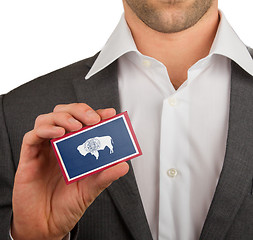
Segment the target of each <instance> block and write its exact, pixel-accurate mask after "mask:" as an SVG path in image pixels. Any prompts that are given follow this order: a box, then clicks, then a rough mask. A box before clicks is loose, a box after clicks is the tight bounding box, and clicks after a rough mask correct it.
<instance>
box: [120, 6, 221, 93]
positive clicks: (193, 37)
mask: <svg viewBox="0 0 253 240" xmlns="http://www.w3.org/2000/svg"><path fill="white" fill-rule="evenodd" d="M124 8H125V18H126V21H127V23H128V25H129V27H130V30H131V32H132V35H133V38H134V41H135V43H136V46H137V49H138V50H139V51H140V52H141V53H142V54H144V55H147V56H150V57H153V58H155V59H157V60H158V61H160V62H162V63H163V64H164V65H165V66H166V68H167V71H168V74H169V76H170V80H171V82H172V84H173V86H174V87H175V89H178V88H179V87H180V86H181V84H182V83H183V82H184V81H185V80H186V79H187V71H188V69H189V68H190V67H191V66H192V65H193V64H194V63H196V62H197V61H198V60H200V59H201V58H204V57H206V56H207V55H208V54H209V51H210V48H211V46H212V43H213V40H214V38H215V35H216V31H217V28H218V24H219V14H218V6H212V7H211V8H210V9H209V11H208V12H207V13H206V14H205V15H204V16H203V17H202V19H201V20H200V21H199V22H198V23H197V24H196V25H194V26H193V27H191V28H189V29H186V30H184V31H182V32H178V33H169V34H166V33H160V32H157V31H154V30H153V29H151V28H149V27H148V26H147V25H145V24H144V23H143V22H142V21H141V20H140V19H139V18H138V17H137V16H136V15H135V14H134V13H133V12H132V11H131V9H130V8H129V6H127V4H124Z"/></svg>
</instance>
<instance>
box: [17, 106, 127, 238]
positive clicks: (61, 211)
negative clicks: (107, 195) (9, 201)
mask: <svg viewBox="0 0 253 240" xmlns="http://www.w3.org/2000/svg"><path fill="white" fill-rule="evenodd" d="M115 114H116V113H115V110H114V109H103V110H97V111H94V110H92V109H91V108H90V107H89V106H88V105H86V104H81V103H76V104H68V105H58V106H56V107H55V109H54V111H53V112H52V113H49V114H45V115H40V116H39V117H38V118H37V119H36V121H35V125H34V129H33V130H32V131H30V132H28V133H26V135H25V136H24V139H23V144H22V148H21V155H20V162H19V166H18V169H17V173H16V177H15V182H14V189H13V223H12V236H13V238H14V239H15V240H19V239H26V240H28V239H36V240H39V239H50V240H51V239H62V238H63V237H64V236H65V235H66V234H67V233H68V232H70V231H71V230H72V228H73V227H74V226H75V224H76V223H77V222H78V220H79V219H80V218H81V217H82V215H83V213H84V212H85V210H86V209H87V208H88V207H89V205H90V204H91V203H92V202H93V201H94V200H95V198H96V197H97V196H98V195H99V194H100V193H101V192H102V191H103V190H104V189H105V188H106V187H108V186H109V185H110V184H111V183H112V182H113V181H114V180H116V179H118V178H120V177H121V176H123V175H125V174H126V173H127V172H128V164H126V163H120V164H118V165H116V166H113V167H111V168H109V169H106V170H104V171H103V172H100V173H96V174H94V175H92V176H89V177H87V178H85V179H83V180H81V181H78V182H75V183H72V184H70V185H66V184H65V181H64V179H63V177H62V174H61V171H60V168H59V166H58V163H57V160H56V158H55V155H54V153H53V149H52V147H51V145H50V141H49V140H50V139H51V138H56V137H61V136H62V135H64V134H65V133H66V132H71V131H76V130H79V129H80V128H82V127H83V125H93V124H96V123H98V122H99V121H100V120H102V119H106V118H109V117H112V116H114V115H115Z"/></svg>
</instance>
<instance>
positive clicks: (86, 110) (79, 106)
mask: <svg viewBox="0 0 253 240" xmlns="http://www.w3.org/2000/svg"><path fill="white" fill-rule="evenodd" d="M54 112H67V113H69V114H70V115H72V116H73V117H74V118H75V119H77V120H79V121H80V122H82V123H83V124H84V125H93V124H96V123H98V122H99V121H100V120H101V117H100V116H99V114H98V113H96V111H94V110H93V109H92V108H91V107H90V106H88V105H87V104H85V103H72V104H66V105H57V106H56V107H55V108H54Z"/></svg>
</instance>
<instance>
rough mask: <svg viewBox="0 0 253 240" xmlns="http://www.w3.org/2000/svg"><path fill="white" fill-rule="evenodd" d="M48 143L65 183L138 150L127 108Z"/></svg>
mask: <svg viewBox="0 0 253 240" xmlns="http://www.w3.org/2000/svg"><path fill="white" fill-rule="evenodd" d="M51 144H52V146H53V149H54V152H55V155H56V157H57V160H58V162H59V165H60V168H61V171H62V173H63V176H64V179H65V181H66V183H67V184H69V183H72V182H74V181H77V180H80V179H82V178H84V177H86V176H88V175H91V174H94V173H96V172H99V171H102V170H104V169H106V168H108V167H110V166H112V165H115V164H117V163H119V162H123V161H127V160H129V159H132V158H134V157H137V156H140V155H141V154H142V153H141V149H140V146H139V144H138V141H137V139H136V136H135V134H134V131H133V127H132V125H131V122H130V119H129V117H128V114H127V112H124V113H121V114H118V115H116V116H114V117H112V118H110V119H106V120H103V121H101V122H99V123H98V124H96V125H93V126H87V127H84V128H82V129H81V130H79V131H77V132H72V133H68V134H66V135H64V136H63V137H60V138H56V139H52V140H51Z"/></svg>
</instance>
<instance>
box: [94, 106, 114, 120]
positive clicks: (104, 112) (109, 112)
mask: <svg viewBox="0 0 253 240" xmlns="http://www.w3.org/2000/svg"><path fill="white" fill-rule="evenodd" d="M96 112H97V113H98V114H99V115H100V117H101V119H102V120H104V119H107V118H111V117H113V116H115V115H116V110H115V109H114V108H106V109H98V110H97V111H96Z"/></svg>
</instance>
